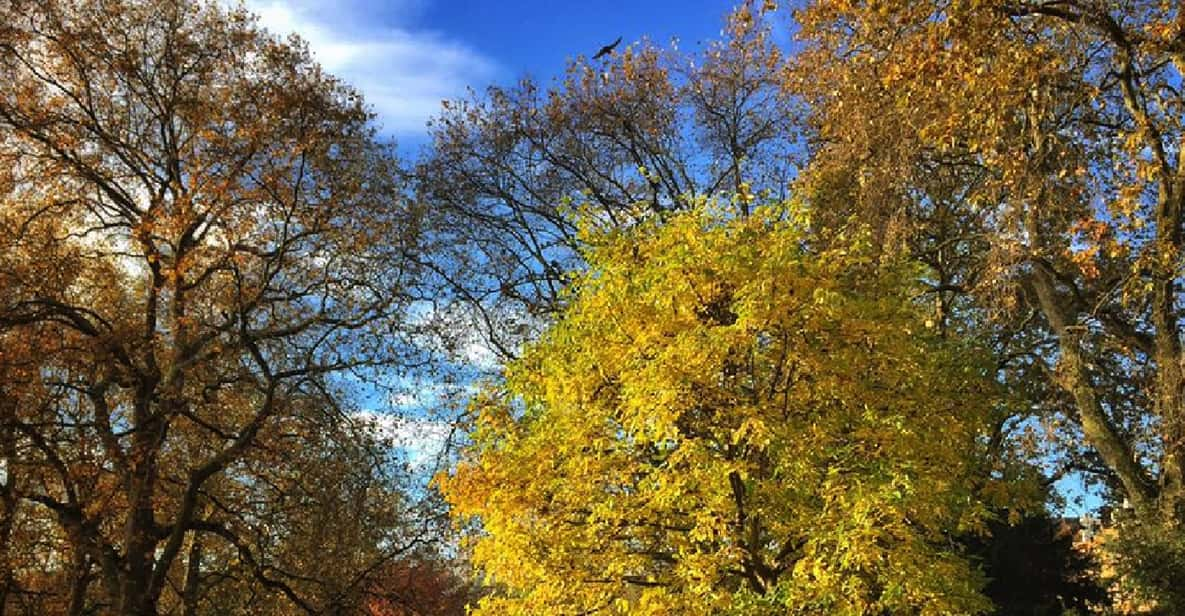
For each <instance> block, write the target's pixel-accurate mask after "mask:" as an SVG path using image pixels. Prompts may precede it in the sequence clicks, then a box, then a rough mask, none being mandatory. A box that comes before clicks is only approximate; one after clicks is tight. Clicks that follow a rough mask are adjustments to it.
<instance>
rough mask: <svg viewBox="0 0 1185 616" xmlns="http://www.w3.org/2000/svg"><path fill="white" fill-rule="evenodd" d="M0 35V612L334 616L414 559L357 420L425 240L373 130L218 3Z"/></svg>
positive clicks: (28, 19)
mask: <svg viewBox="0 0 1185 616" xmlns="http://www.w3.org/2000/svg"><path fill="white" fill-rule="evenodd" d="M0 24H2V25H0V80H2V81H3V82H4V83H5V84H8V86H9V87H6V88H5V89H4V92H3V93H0V168H2V169H3V170H2V171H0V185H2V186H3V191H2V192H0V349H2V350H0V413H2V414H0V422H2V426H3V431H2V432H0V461H2V469H3V471H2V473H3V476H2V479H3V482H2V485H3V490H2V491H0V496H2V499H0V502H2V503H3V509H2V510H0V533H2V534H3V536H4V539H5V540H4V541H3V542H0V543H2V544H3V545H2V547H0V550H2V551H3V554H2V555H0V556H3V558H0V567H3V570H2V571H0V582H2V583H3V584H4V589H3V593H4V594H5V595H6V597H5V598H0V610H4V609H5V608H6V606H8V605H10V604H9V603H8V602H7V601H6V600H5V599H7V598H8V597H13V598H14V601H19V602H24V604H26V605H31V607H29V609H31V610H33V611H40V612H42V613H44V612H46V611H56V612H60V613H69V614H82V613H93V612H94V611H102V612H105V613H118V614H129V615H130V614H136V615H141V616H143V615H149V614H156V613H158V612H160V611H162V610H167V611H173V610H174V609H178V610H179V609H184V611H185V613H186V614H198V613H225V612H226V611H227V610H232V609H235V610H248V611H251V612H253V613H260V614H263V613H293V611H294V610H302V611H306V612H310V613H312V612H317V613H320V612H324V611H327V610H328V611H341V610H344V609H347V607H348V606H349V605H350V602H352V601H356V600H357V596H358V594H359V593H358V592H357V591H359V590H360V589H365V588H367V587H368V585H369V582H368V581H366V580H365V579H364V578H365V572H366V571H367V569H368V567H371V566H372V565H373V563H374V562H376V561H375V560H374V559H379V561H378V562H381V559H383V558H390V557H391V554H392V553H394V552H397V551H398V550H401V549H404V548H403V547H401V546H405V545H408V542H411V541H413V539H412V538H411V537H408V536H406V533H405V532H404V530H403V529H402V527H401V526H400V524H399V523H398V521H397V519H396V518H397V516H398V513H399V512H400V511H401V505H400V504H399V501H400V498H399V495H398V493H397V492H396V491H395V490H396V488H397V485H396V484H395V483H394V481H395V479H396V476H395V475H393V474H392V473H393V472H394V471H395V467H393V466H391V465H390V464H388V463H387V462H385V460H386V459H387V458H388V457H389V454H388V453H386V450H385V449H384V448H383V447H382V446H381V444H380V443H379V441H378V440H377V439H376V438H375V436H374V435H373V433H372V431H370V430H369V429H368V427H367V426H365V425H361V424H359V423H358V422H357V421H356V419H355V417H354V415H353V414H352V409H353V408H355V403H354V401H353V400H354V399H353V398H352V397H351V396H348V395H346V393H347V392H348V390H349V388H350V387H351V385H350V384H351V382H352V381H351V379H353V378H361V377H363V376H365V375H366V374H367V371H370V370H373V369H375V368H377V367H381V366H388V367H396V366H398V365H399V363H400V361H401V357H402V354H403V352H404V348H405V347H404V345H402V344H401V343H400V339H399V332H400V331H401V328H400V327H399V324H400V322H401V320H402V315H403V311H404V308H405V305H406V303H407V302H406V297H407V294H406V292H405V288H406V287H407V286H408V285H409V283H410V275H411V273H412V271H413V268H412V267H411V264H412V263H413V259H412V258H411V254H412V251H413V250H414V249H415V230H416V228H417V223H416V218H415V215H414V209H413V208H411V207H409V205H408V203H407V201H406V200H404V199H403V198H402V197H401V195H400V192H399V190H398V186H397V184H396V178H398V174H397V173H396V170H397V166H396V162H395V160H394V158H393V157H392V156H391V154H390V152H389V150H388V148H386V147H385V146H382V145H381V144H379V143H378V141H377V140H375V138H374V131H373V128H372V126H371V122H370V120H371V116H370V113H369V112H368V111H367V110H366V108H365V107H364V106H363V104H362V102H361V99H360V97H359V96H358V95H357V94H356V93H355V92H354V91H353V90H351V89H350V88H348V87H346V86H345V85H343V84H342V83H340V82H339V81H337V80H336V79H334V78H332V77H330V76H328V75H325V74H324V73H323V72H322V71H321V70H320V68H319V67H318V66H317V65H316V64H315V63H313V62H312V60H311V59H310V56H309V53H308V51H307V50H306V49H305V48H304V47H303V46H302V45H301V44H299V42H295V41H294V42H283V41H279V40H277V39H275V38H273V37H272V36H270V35H268V34H267V33H265V32H263V31H262V30H260V29H259V28H258V27H257V26H256V25H255V23H254V20H253V19H252V18H251V17H250V16H249V15H248V14H247V13H245V12H243V11H242V10H229V11H228V10H227V9H225V8H223V7H222V5H220V4H218V3H215V2H202V1H190V0H161V1H149V2H140V1H130V0H128V1H125V0H117V1H113V2H85V1H74V0H62V1H57V0H53V1H48V2H40V1H38V2H25V1H22V0H12V1H7V2H4V3H2V4H0ZM330 520H332V522H333V526H332V529H333V531H334V532H333V533H330V527H329V526H327V524H328V523H329V521H330ZM343 571H345V572H349V573H348V574H345V575H343ZM236 586H238V587H239V588H240V590H241V591H242V592H241V593H240V594H238V595H237V596H234V598H232V599H227V600H226V601H225V602H223V603H218V602H217V601H216V600H215V599H216V598H217V597H220V596H221V597H226V596H227V593H231V591H232V590H233V589H234V588H235V587H236ZM19 602H18V603H15V604H13V605H20V604H21V603H19ZM29 602H32V603H31V604H30V603H29ZM38 602H40V603H38ZM55 602H56V603H55ZM38 606H40V607H38ZM14 609H15V608H14Z"/></svg>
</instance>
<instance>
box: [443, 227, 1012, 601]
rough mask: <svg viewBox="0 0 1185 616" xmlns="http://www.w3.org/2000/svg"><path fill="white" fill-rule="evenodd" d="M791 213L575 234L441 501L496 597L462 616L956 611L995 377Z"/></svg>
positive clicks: (872, 265) (966, 575)
mask: <svg viewBox="0 0 1185 616" xmlns="http://www.w3.org/2000/svg"><path fill="white" fill-rule="evenodd" d="M805 226H806V221H805V217H804V216H803V215H802V214H801V213H800V212H798V211H797V210H794V209H785V208H766V209H760V210H758V211H757V213H756V214H755V215H753V216H752V217H750V218H746V219H739V220H738V219H732V218H727V217H722V216H719V215H715V214H713V213H711V212H709V211H704V210H702V209H700V210H698V211H692V212H689V213H686V214H681V215H677V216H673V217H671V218H669V219H668V220H666V221H665V222H663V223H657V222H656V223H647V224H643V225H641V226H639V227H636V228H634V229H631V230H628V231H616V232H613V233H609V234H605V235H600V236H592V237H590V241H591V243H592V244H593V245H595V246H596V247H595V248H594V249H592V250H591V251H590V252H589V254H588V259H589V262H590V264H591V265H590V269H589V270H588V272H587V273H586V274H584V275H583V276H582V277H580V278H579V280H577V281H576V283H575V285H574V291H573V297H572V301H571V305H570V307H569V308H568V309H567V310H566V312H565V313H564V315H563V318H562V320H561V321H560V322H559V323H558V324H557V325H556V326H554V327H553V328H552V329H551V330H550V331H549V332H548V333H547V334H546V335H545V336H544V338H543V339H542V340H541V341H540V342H539V343H538V344H536V345H535V346H534V347H533V348H532V349H530V351H529V352H528V353H527V354H526V356H525V357H524V358H523V360H521V361H520V362H518V363H517V364H515V365H514V366H513V367H512V368H511V370H510V371H509V378H508V387H507V389H508V391H507V392H504V393H503V394H491V395H490V396H488V397H487V398H485V399H484V400H483V401H481V402H480V403H478V404H477V405H476V406H477V411H478V414H477V419H476V423H477V428H476V431H475V433H474V435H473V438H474V446H473V448H472V449H471V451H470V455H469V458H468V459H467V460H466V461H464V462H463V463H462V464H461V465H460V466H459V468H457V470H456V471H455V473H454V474H453V475H451V476H448V477H442V478H441V479H440V483H441V485H442V487H443V490H444V492H445V494H446V495H447V497H448V498H449V499H450V500H451V502H452V504H453V506H454V507H455V510H456V511H457V512H458V513H459V514H461V515H463V516H468V517H470V518H472V519H476V520H479V521H480V525H481V527H482V529H483V531H484V532H483V534H481V535H480V536H479V537H478V538H477V540H476V542H475V546H474V549H475V557H476V560H477V562H478V563H479V564H480V565H481V566H482V567H484V569H485V571H486V572H487V574H488V575H489V577H490V578H491V580H492V581H494V582H495V583H496V584H498V585H499V587H500V588H502V592H500V593H497V594H495V596H492V597H490V598H488V599H486V600H485V601H483V602H482V604H481V606H480V609H479V613H486V614H489V613H511V614H558V613H584V612H585V611H587V610H606V611H608V612H612V613H629V614H670V613H688V614H697V613H704V614H709V613H713V614H714V613H721V612H728V611H729V610H732V611H735V612H737V613H746V614H748V613H764V612H766V611H770V612H776V613H787V612H786V610H787V609H789V610H790V613H849V614H860V613H884V612H885V611H891V612H896V611H899V610H907V609H908V610H914V609H919V610H920V611H921V613H950V612H957V613H972V612H978V611H981V610H983V609H984V608H985V603H984V601H983V599H982V597H981V596H980V595H979V594H978V592H977V589H978V587H979V583H980V580H979V579H978V576H977V575H976V574H975V573H974V571H973V569H972V567H971V566H970V565H969V563H967V562H966V561H965V560H963V559H961V558H960V557H958V556H957V555H956V554H954V553H952V552H951V551H950V550H949V545H950V544H949V542H948V541H947V540H946V539H945V537H946V536H947V535H946V533H947V531H951V530H954V529H956V528H958V527H960V526H961V525H963V526H966V525H968V524H974V523H975V522H976V521H977V520H978V519H979V516H980V515H981V512H982V508H981V506H980V505H979V504H978V500H977V499H976V498H975V497H974V496H973V494H972V491H971V488H970V487H969V486H972V485H973V484H974V482H972V481H970V480H969V478H970V476H971V475H973V474H974V473H975V472H976V469H975V468H974V464H973V463H972V462H971V461H970V460H971V458H970V457H969V455H968V454H969V452H972V451H974V450H975V449H976V447H977V437H978V436H979V435H980V434H981V430H982V428H983V426H984V420H985V418H986V416H987V414H988V412H989V407H990V405H991V404H992V400H993V399H994V397H995V392H994V389H993V384H992V379H991V371H990V370H989V369H988V368H987V367H986V366H985V365H984V364H983V363H981V362H980V361H979V359H978V355H977V354H975V353H974V352H971V351H970V350H969V349H967V348H964V347H960V346H957V345H953V344H950V343H948V342H946V341H944V340H942V339H941V338H940V336H939V335H938V334H937V333H936V330H935V329H933V328H931V327H928V325H930V324H928V323H927V322H926V321H925V318H924V317H923V316H921V313H920V312H919V311H918V310H917V309H916V307H915V306H914V305H913V304H912V303H911V300H910V294H911V292H912V290H913V284H912V283H911V282H910V281H911V280H913V279H914V278H915V277H916V276H917V274H918V272H917V271H916V268H914V267H912V266H909V265H908V264H903V263H894V264H889V265H886V264H881V263H877V262H875V261H874V260H873V259H871V258H870V257H869V256H868V255H869V254H871V251H870V250H869V247H868V245H867V242H866V241H865V240H864V239H863V237H864V236H861V235H858V234H857V237H856V238H855V239H854V240H852V238H850V237H849V238H848V241H843V242H834V243H833V244H834V246H836V247H835V248H816V247H812V246H811V245H810V241H809V240H808V239H807V238H808V235H806V234H805V233H804V228H805Z"/></svg>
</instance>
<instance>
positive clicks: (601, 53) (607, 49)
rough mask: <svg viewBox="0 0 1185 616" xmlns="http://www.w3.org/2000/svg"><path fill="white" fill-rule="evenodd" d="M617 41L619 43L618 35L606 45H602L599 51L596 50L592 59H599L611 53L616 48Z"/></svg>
mask: <svg viewBox="0 0 1185 616" xmlns="http://www.w3.org/2000/svg"><path fill="white" fill-rule="evenodd" d="M619 43H621V37H620V36H619V37H617V40H616V41H613V42H612V43H609V44H608V45H605V46H604V47H602V48H601V50H600V51H598V52H597V53H596V55H594V56H593V57H592V59H593V60H600V59H601V58H603V57H605V56H607V55H609V54H611V53H613V50H614V49H616V48H617V45H618V44H619Z"/></svg>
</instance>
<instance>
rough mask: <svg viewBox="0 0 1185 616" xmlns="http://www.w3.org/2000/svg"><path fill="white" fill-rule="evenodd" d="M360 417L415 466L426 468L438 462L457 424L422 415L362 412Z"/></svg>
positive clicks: (414, 467)
mask: <svg viewBox="0 0 1185 616" xmlns="http://www.w3.org/2000/svg"><path fill="white" fill-rule="evenodd" d="M357 418H358V419H360V420H362V421H365V422H368V423H372V424H373V425H374V426H375V428H376V429H377V430H378V432H379V435H380V437H382V438H385V439H390V441H391V444H392V445H394V446H395V447H396V448H397V449H399V450H401V451H403V455H405V456H406V457H407V463H408V465H409V466H411V468H412V469H414V470H417V471H423V470H426V469H430V468H431V467H432V466H434V465H435V464H436V462H437V461H438V458H439V456H440V454H441V453H442V452H443V451H444V448H445V446H446V445H447V444H448V442H449V439H450V438H452V436H453V432H454V427H453V425H452V424H450V423H449V422H446V421H441V420H438V419H429V418H420V417H401V416H399V415H391V414H387V413H376V412H372V411H363V412H360V413H358V414H357Z"/></svg>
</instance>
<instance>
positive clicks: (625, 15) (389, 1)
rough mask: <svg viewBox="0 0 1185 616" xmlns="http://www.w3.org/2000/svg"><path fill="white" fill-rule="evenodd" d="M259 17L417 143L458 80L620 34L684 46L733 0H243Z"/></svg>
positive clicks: (548, 72) (540, 66)
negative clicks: (304, 45)
mask: <svg viewBox="0 0 1185 616" xmlns="http://www.w3.org/2000/svg"><path fill="white" fill-rule="evenodd" d="M245 4H246V6H247V8H248V9H250V10H251V11H253V12H255V13H257V14H259V16H260V20H261V22H262V23H263V25H264V26H265V27H267V28H268V29H269V30H272V31H273V32H276V33H278V34H287V33H290V32H295V33H297V34H299V35H300V36H301V37H303V38H304V39H306V40H307V41H308V42H309V46H310V48H311V49H312V50H313V53H314V54H315V55H316V56H317V58H318V60H319V61H320V62H321V64H322V65H323V66H324V67H325V68H326V69H327V70H328V71H329V72H331V73H333V74H335V75H337V76H339V77H342V78H343V79H345V80H346V81H348V82H350V83H351V84H353V85H354V86H355V87H357V88H358V89H359V90H361V91H362V93H363V95H364V96H365V97H366V99H367V101H369V102H370V104H371V105H372V106H373V107H374V108H375V110H376V111H377V112H378V114H379V119H380V121H381V123H382V126H383V130H384V132H385V133H386V134H388V135H390V136H393V137H395V138H396V139H397V140H398V141H399V142H400V143H401V144H403V145H404V146H415V145H418V144H420V143H423V141H424V136H425V129H424V123H425V121H426V120H427V119H428V118H429V117H430V116H431V115H432V114H434V113H435V112H436V110H437V109H438V108H439V105H440V101H441V100H442V99H445V98H454V97H458V96H463V95H464V94H465V92H466V88H474V89H477V90H481V89H482V88H484V87H485V86H487V85H490V84H491V83H509V82H512V81H514V80H516V79H517V78H519V77H521V76H523V75H531V76H533V77H536V78H538V79H540V80H542V81H544V82H546V81H548V80H550V79H551V78H554V77H556V76H558V75H560V74H562V72H563V69H564V66H565V64H566V62H567V61H568V60H569V59H570V58H572V57H574V56H576V55H577V54H584V55H591V54H592V53H594V52H595V51H596V50H597V48H599V47H600V46H601V45H603V44H605V43H608V42H610V41H612V40H613V39H615V38H617V37H618V36H623V37H624V41H623V43H622V44H623V45H625V44H628V43H630V42H633V41H636V40H638V39H640V38H642V37H644V36H645V37H648V38H650V39H651V40H652V41H655V42H657V43H662V44H666V43H667V42H669V41H670V40H671V39H673V38H677V39H678V40H679V44H680V46H681V47H684V48H689V49H690V48H694V47H696V46H697V43H698V42H700V41H704V40H710V39H712V38H715V37H717V36H718V35H719V33H720V28H721V25H722V24H723V19H724V15H725V14H726V13H727V12H728V10H729V9H730V8H731V7H732V5H733V2H731V0H729V1H722V0H681V1H680V0H641V1H634V2H628V1H618V0H613V1H608V2H605V1H602V2H589V1H583V2H577V1H567V2H565V1H559V2H546V1H543V0H522V1H511V2H490V1H486V0H452V1H445V0H340V1H333V0H245Z"/></svg>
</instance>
